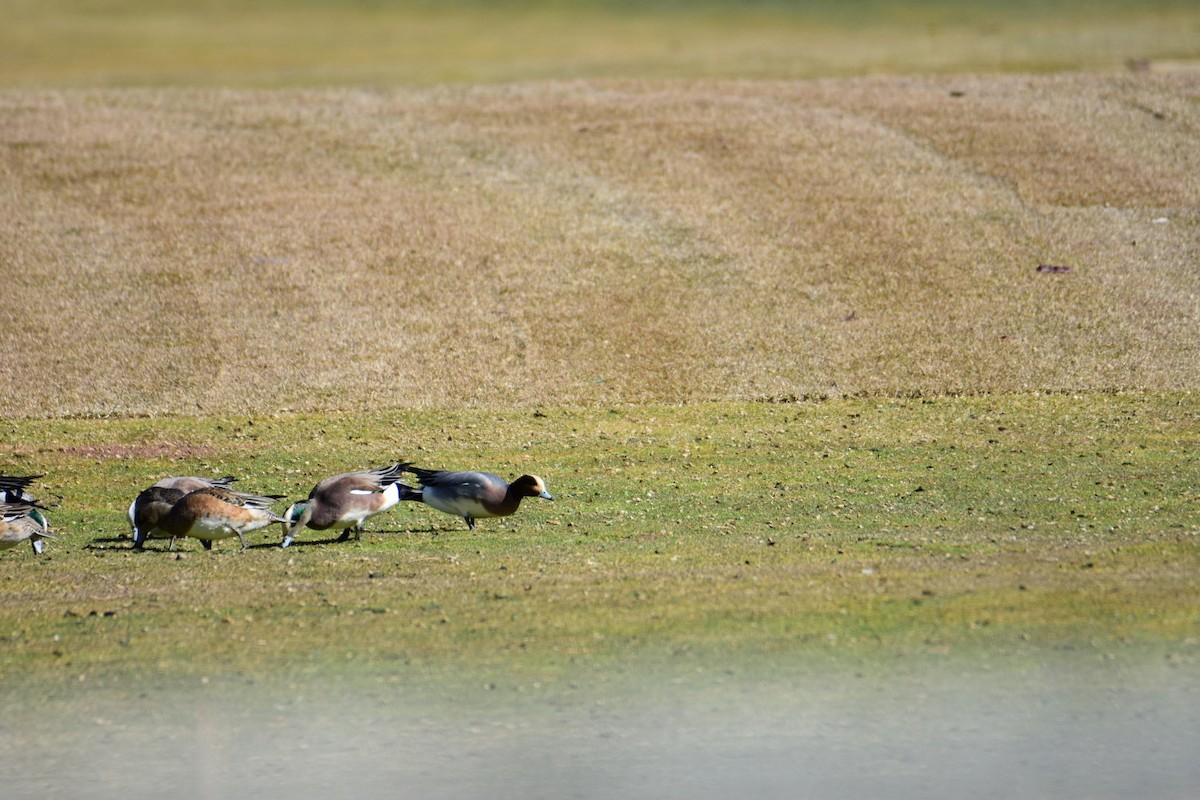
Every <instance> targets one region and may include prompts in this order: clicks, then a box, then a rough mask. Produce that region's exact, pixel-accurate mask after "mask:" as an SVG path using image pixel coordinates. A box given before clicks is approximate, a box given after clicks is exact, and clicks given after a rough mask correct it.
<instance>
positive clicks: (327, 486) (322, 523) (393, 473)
mask: <svg viewBox="0 0 1200 800" xmlns="http://www.w3.org/2000/svg"><path fill="white" fill-rule="evenodd" d="M402 466H403V465H402V464H392V465H391V466H390V467H379V468H378V469H366V470H359V471H357V472H343V473H341V474H340V475H332V476H330V477H328V478H325V479H324V480H322V481H320V482H319V483H318V484H317V485H316V486H314V487H313V488H312V491H311V492H309V493H308V499H306V500H301V501H300V502H299V503H293V504H292V506H291V508H289V509H288V510H287V511H285V512H284V514H283V516H284V517H285V518H286V519H287V520H288V522H289V523H290V525H289V527H288V529H287V531H286V532H285V533H284V535H283V543H282V544H281V545H280V546H281V547H287V546H288V545H290V544H291V543H292V539H293V537H294V536H295V535H296V533H297V532H298V531H300V530H301V529H303V528H306V527H308V528H312V529H313V530H314V531H326V530H329V529H330V528H341V529H342V535H341V536H339V537H338V541H339V542H344V541H346V540H347V539H349V538H350V532H351V531H354V538H355V540H357V539H359V538H360V537H361V536H362V526H363V523H364V522H366V521H367V520H368V519H370V518H371V517H373V516H375V515H376V514H380V513H382V512H384V511H387V510H388V509H389V508H391V507H392V506H394V505H396V503H398V502H400V487H401V484H398V483H397V482H396V481H397V480H399V478H400V474H401V467H402Z"/></svg>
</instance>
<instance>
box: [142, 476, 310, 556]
mask: <svg viewBox="0 0 1200 800" xmlns="http://www.w3.org/2000/svg"><path fill="white" fill-rule="evenodd" d="M282 498H283V495H254V494H244V493H242V492H235V491H233V490H232V489H227V488H225V487H223V486H208V487H205V488H203V489H197V490H195V491H194V492H188V493H187V494H185V495H184V496H183V497H181V498H180V499H179V500H177V501H175V504H174V505H172V506H171V510H170V511H168V512H167V513H166V514H164V515H163V516H162V518H161V519H159V520H158V523H157V524H156V525H155V526H154V527H153V528H151V529H150V530H148V531H147V532H146V535H147V536H154V535H155V532H161V535H163V536H170V537H172V538H174V537H176V536H191V537H193V538H196V539H199V540H200V542H201V544H203V545H204V548H205V549H206V550H208V549H211V548H212V543H213V542H214V541H216V540H217V539H228V538H230V537H232V536H236V537H238V540H239V541H241V543H242V550H243V551H244V550H245V549H246V536H245V534H247V533H249V532H250V531H256V530H258V529H259V528H263V527H266V526H267V525H270V524H271V523H272V522H280V523H283V524H285V525H286V524H287V520H286V519H284V518H283V517H281V516H279V515H278V514H276V513H275V512H274V511H272V510H271V509H270V508H268V506H270V505H271V504H272V503H274V502H275V501H277V500H280V499H282Z"/></svg>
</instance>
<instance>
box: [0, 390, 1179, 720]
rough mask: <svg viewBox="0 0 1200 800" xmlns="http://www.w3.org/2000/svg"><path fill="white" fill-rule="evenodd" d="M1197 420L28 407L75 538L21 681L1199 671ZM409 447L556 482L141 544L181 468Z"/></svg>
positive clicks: (266, 483) (15, 585)
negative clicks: (541, 488) (129, 411)
mask: <svg viewBox="0 0 1200 800" xmlns="http://www.w3.org/2000/svg"><path fill="white" fill-rule="evenodd" d="M1198 418H1200V406H1198V405H1197V403H1196V401H1195V399H1194V397H1193V396H1192V395H1190V394H1157V395H1156V394H1133V395H1086V396H1070V395H1052V396H1044V395H1024V396H1016V395H1014V396H1006V397H994V398H993V397H980V398H944V399H937V400H927V401H919V400H916V401H887V400H869V401H868V400H863V401H853V400H842V401H835V402H826V403H800V404H701V405H693V406H679V407H672V406H644V407H620V408H615V409H612V410H593V409H589V410H581V409H577V408H569V407H567V408H548V409H545V410H543V411H542V412H539V413H537V414H534V413H532V412H529V411H523V410H514V411H478V412H453V413H443V412H438V413H433V412H391V413H387V414H382V415H374V416H364V415H345V416H339V417H329V418H327V417H307V416H280V417H270V416H255V417H247V418H225V419H221V418H215V419H187V418H161V419H155V420H62V421H39V420H30V421H20V422H15V423H11V422H10V423H8V424H7V431H6V435H5V442H6V444H5V448H4V449H5V451H6V456H5V470H6V471H8V472H18V473H21V472H33V471H36V472H45V473H46V474H47V476H48V477H47V478H46V479H44V480H43V481H42V482H40V483H39V489H40V490H41V493H42V494H43V495H44V496H47V497H54V498H59V497H60V498H61V499H60V500H56V501H55V503H54V505H55V508H54V510H53V512H52V513H51V518H52V523H53V524H54V525H55V527H56V528H57V529H58V531H59V532H60V533H61V534H62V535H63V537H64V541H62V542H52V543H50V544H49V547H48V552H47V554H46V555H44V556H42V557H40V558H37V557H33V556H32V555H31V554H30V553H29V552H28V551H27V550H26V549H21V550H15V551H9V552H6V553H4V554H3V557H2V558H0V584H2V585H3V586H4V594H3V600H2V601H0V643H2V647H3V650H0V653H2V658H3V666H4V671H5V673H6V674H8V675H10V676H13V678H12V679H11V680H10V682H9V685H8V687H7V689H6V692H5V694H4V697H5V698H6V699H5V701H4V702H5V703H6V704H11V703H20V702H21V701H20V700H19V699H18V698H20V697H21V696H22V694H23V692H25V691H27V689H28V687H29V686H30V685H32V684H30V682H36V684H37V686H38V687H39V689H38V690H39V691H41V692H46V693H49V694H51V695H53V694H56V693H58V692H66V693H73V692H77V691H78V684H79V682H80V681H88V682H90V683H89V684H88V685H91V686H105V685H107V686H109V687H110V689H109V690H108V691H121V690H120V689H119V688H117V687H119V686H120V685H122V684H124V683H126V682H127V681H128V677H129V676H131V675H135V674H136V675H138V676H139V678H138V680H137V682H136V684H137V685H138V686H140V687H142V689H143V690H148V689H150V688H152V687H158V688H160V689H165V688H169V687H171V686H176V685H188V684H193V683H195V681H197V680H199V679H201V678H204V679H209V678H212V679H234V680H235V679H236V678H237V676H245V677H247V678H250V679H257V680H262V679H264V678H265V677H266V676H267V675H270V676H271V677H272V680H275V681H280V680H282V681H288V680H292V681H300V682H304V681H307V680H317V679H320V680H328V679H330V676H333V675H336V676H339V677H338V679H337V680H338V681H339V682H341V685H344V686H348V685H356V684H358V683H362V682H366V683H367V684H370V682H371V681H373V680H375V679H376V678H378V679H380V680H386V679H389V678H390V679H391V680H399V681H401V682H402V683H403V684H404V685H406V686H408V687H410V688H412V687H417V688H420V689H423V690H425V691H428V692H429V693H431V695H438V696H442V695H443V694H444V696H461V693H463V692H467V693H472V692H476V691H483V689H484V688H486V687H492V688H493V689H494V688H496V687H500V688H503V689H504V690H505V692H508V693H511V692H520V691H524V690H528V689H529V688H530V687H533V686H534V685H537V686H557V687H559V689H560V690H561V691H563V692H567V691H568V689H567V688H566V687H568V686H570V685H575V684H576V683H577V682H580V681H586V683H587V684H588V685H603V684H605V683H607V682H612V681H616V682H618V683H619V682H620V681H621V680H622V678H621V676H622V675H624V674H625V673H626V671H627V670H628V669H629V668H630V667H631V665H633V664H637V665H639V666H638V668H637V670H636V671H637V672H638V674H641V675H643V676H644V675H655V674H668V675H669V674H678V673H679V672H680V671H683V672H687V671H689V670H692V669H694V668H703V669H707V670H710V673H709V674H710V675H714V676H715V675H722V674H725V672H723V670H728V671H729V674H741V675H757V674H762V675H767V674H771V675H773V676H775V677H776V678H778V677H779V675H780V674H792V673H796V674H819V673H822V672H823V671H824V670H827V669H829V668H831V667H832V666H833V665H838V664H841V665H843V666H844V665H847V664H852V665H856V668H858V669H867V670H882V671H888V670H894V669H895V668H896V667H897V666H900V665H903V664H905V663H908V664H916V663H922V662H923V661H924V660H927V659H943V658H961V659H963V660H964V663H978V662H979V660H980V659H983V660H984V661H987V660H989V659H995V660H1001V661H1005V660H1006V661H1009V662H1013V663H1025V664H1036V663H1040V662H1043V661H1045V660H1046V659H1052V658H1054V657H1055V654H1056V653H1059V652H1061V651H1062V649H1063V648H1068V649H1078V650H1080V651H1083V652H1086V653H1091V654H1094V655H1093V657H1094V658H1104V657H1105V656H1106V654H1108V655H1109V656H1111V655H1112V654H1114V653H1116V654H1118V655H1121V656H1122V657H1129V656H1130V655H1131V654H1140V655H1139V657H1146V656H1152V657H1155V658H1167V657H1171V658H1175V659H1184V660H1185V661H1186V662H1187V663H1194V660H1195V658H1196V656H1197V640H1196V637H1197V634H1198V633H1200V594H1198V592H1197V584H1196V581H1195V575H1196V569H1197V567H1198V566H1200V564H1198V561H1200V550H1198V549H1197V542H1196V535H1197V525H1196V519H1197V516H1196V512H1197V507H1198V504H1200V496H1198V495H1197V491H1196V487H1197V485H1200V480H1198V479H1200V460H1198V458H1197V455H1196V453H1197V452H1200V450H1198V448H1197V446H1196V445H1197V444H1198V442H1197V438H1198V437H1197V431H1200V425H1197V422H1198ZM164 442H167V443H170V444H169V445H167V453H166V454H164V455H161V456H160V455H155V456H147V455H145V452H146V451H147V450H151V449H153V450H154V451H155V452H161V451H160V450H158V448H160V447H161V446H162V443H164ZM171 448H174V451H175V452H180V453H183V454H184V455H183V456H180V457H174V456H171V455H170V452H172V450H171ZM195 450H203V453H204V454H203V455H202V456H199V457H197V456H193V455H187V453H188V452H189V451H195ZM402 457H403V458H410V459H412V460H414V461H416V462H417V463H419V464H428V465H431V466H439V467H477V466H484V467H490V468H493V469H495V470H497V471H499V472H501V473H503V474H506V475H515V474H519V473H520V472H524V471H535V472H537V473H539V474H541V475H542V476H543V477H545V478H546V480H547V482H548V484H549V486H550V489H551V491H552V492H553V493H554V494H555V496H556V498H557V499H556V501H555V502H554V503H548V502H542V501H534V500H530V501H527V502H526V504H525V505H524V506H523V507H522V508H521V511H520V512H519V514H518V515H517V516H515V517H512V518H509V519H505V520H488V521H483V522H481V523H480V525H479V528H478V529H477V530H476V531H475V532H474V533H471V532H468V531H467V530H466V528H465V526H464V525H463V524H462V523H461V521H459V520H455V519H453V518H451V517H449V516H446V515H442V514H439V513H437V512H434V511H432V510H431V509H427V508H424V507H420V506H417V505H415V504H405V505H404V506H402V507H401V508H399V509H398V510H395V511H392V512H389V513H388V514H387V515H385V516H383V517H379V518H376V519H375V520H374V521H372V523H371V524H370V525H369V526H368V532H367V533H366V534H364V537H363V541H362V542H360V543H348V544H332V543H328V541H327V540H328V537H327V535H326V534H324V533H315V532H311V531H310V532H306V533H304V534H302V535H301V536H300V537H299V543H298V544H297V545H295V546H293V547H292V548H290V549H288V550H286V551H282V550H279V549H278V547H277V546H276V545H277V544H278V538H279V536H278V531H277V530H276V529H271V531H270V532H269V533H261V534H256V535H253V536H252V537H251V538H252V542H253V544H254V546H253V547H252V548H251V549H250V550H249V551H247V552H245V553H239V552H237V547H236V545H235V544H233V543H232V542H229V541H227V542H224V543H218V544H217V546H216V548H215V549H214V551H213V552H204V551H202V550H201V549H200V548H199V546H198V543H196V542H188V543H185V544H183V545H181V546H180V547H179V548H178V552H176V553H169V552H167V551H166V550H165V547H163V546H157V544H156V545H152V547H151V549H150V550H149V551H148V552H143V553H135V552H132V551H131V550H130V549H129V542H128V539H127V530H126V528H127V525H126V523H125V521H124V519H123V513H124V509H125V507H126V506H127V504H128V503H129V501H130V500H131V499H132V496H133V495H134V494H136V492H137V491H138V489H140V488H141V487H142V486H144V485H148V484H149V483H151V482H153V480H155V479H157V478H158V477H160V476H162V475H165V474H170V473H187V474H196V473H198V474H214V475H216V474H225V473H233V474H236V475H238V476H239V477H240V479H241V483H240V485H241V486H242V487H244V488H245V489H247V490H251V491H257V492H272V493H286V494H288V495H289V496H290V497H293V498H298V497H299V496H301V495H302V494H304V493H306V491H307V489H308V487H309V486H310V485H311V483H313V482H315V481H316V480H317V479H319V478H320V477H322V476H324V475H326V474H330V473H332V472H336V471H341V470H343V469H349V468H357V467H360V466H366V465H372V464H379V463H384V462H387V461H388V460H390V459H393V458H402ZM781 670H782V673H781ZM585 676H586V677H585ZM501 694H502V696H508V695H506V694H504V692H502V693H501Z"/></svg>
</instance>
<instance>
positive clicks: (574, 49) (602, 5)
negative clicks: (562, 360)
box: [0, 0, 1200, 88]
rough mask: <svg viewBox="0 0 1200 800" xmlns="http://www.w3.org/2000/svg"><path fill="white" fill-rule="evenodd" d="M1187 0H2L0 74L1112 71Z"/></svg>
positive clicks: (35, 82)
mask: <svg viewBox="0 0 1200 800" xmlns="http://www.w3.org/2000/svg"><path fill="white" fill-rule="evenodd" d="M1198 25H1200V16H1198V15H1197V12H1196V9H1195V7H1194V4H1191V3H1185V2H1178V1H1176V2H1153V3H1137V4H1130V3H1122V2H1115V1H1113V2H1104V3H1084V2H1069V3H1054V4H1040V3H999V2H994V0H987V1H985V2H978V1H977V2H945V1H942V2H911V3H905V4H902V5H897V4H892V3H881V2H874V1H870V2H849V3H835V2H827V1H822V2H807V3H779V2H763V3H750V4H745V3H732V2H704V3H679V2H662V3H649V4H643V3H627V2H553V1H552V0H540V1H539V0H535V1H534V2H506V3H478V2H467V3H450V4H447V3H428V2H401V3H378V2H305V3H289V2H276V1H275V0H271V1H269V2H255V3H230V2H206V3H191V2H186V3H185V2H173V3H157V2H145V0H140V1H139V0H134V1H132V2H95V1H94V0H57V1H55V2H28V0H23V1H22V2H17V3H9V4H7V6H6V9H5V25H4V26H3V28H2V29H0V85H4V86H19V87H30V88H32V87H39V86H56V87H61V86H165V85H173V86H179V85H189V86H226V85H234V86H256V87H276V86H313V85H347V84H396V83H403V84H431V83H440V82H447V81H451V82H494V81H514V80H531V79H533V80H540V79H546V78H554V79H562V78H608V77H630V76H637V77H659V78H661V77H689V78H690V77H739V78H797V77H814V76H824V75H861V74H870V73H889V74H898V73H913V72H922V73H929V72H941V73H946V72H996V71H1021V72H1028V71H1036V72H1045V71H1060V70H1080V69H1082V70H1112V69H1114V68H1121V67H1123V66H1124V64H1125V62H1126V61H1128V60H1130V59H1151V60H1160V59H1175V60H1178V59H1195V58H1196V57H1197V55H1198V51H1197V45H1196V41H1197V35H1196V34H1197V31H1198V27H1197V26H1198Z"/></svg>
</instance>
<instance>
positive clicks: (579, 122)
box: [0, 72, 1200, 417]
mask: <svg viewBox="0 0 1200 800" xmlns="http://www.w3.org/2000/svg"><path fill="white" fill-rule="evenodd" d="M1198 94H1200V77H1198V76H1197V75H1195V74H1193V73H1187V72H1182V73H1176V74H1167V75H1155V74H1129V75H1123V76H1098V75H1090V76H1083V75H1081V76H1061V77H1032V78H1031V77H988V78H963V77H955V78H927V79H918V78H887V79H846V80H826V81H813V82H778V83H766V82H755V83H739V82H689V83H683V82H679V83H675V82H661V81H660V82H608V83H604V82H580V83H544V84H543V83H527V84H518V85H513V86H502V87H486V88H478V87H477V88H449V87H444V88H437V89H397V90H389V91H365V90H347V89H330V90H317V91H275V92H258V91H221V90H161V91H159V90H154V91H151V90H144V91H143V90H99V91H6V92H2V93H0V118H3V119H4V120H5V123H4V125H3V126H0V259H2V261H3V269H4V272H5V295H4V296H5V301H4V304H3V308H2V309H0V337H2V339H3V342H4V351H5V357H4V359H3V366H0V379H2V380H3V385H4V386H5V391H4V393H3V395H2V396H0V416H8V417H12V416H42V415H60V414H96V413H120V414H142V413H147V414H156V413H168V412H171V413H193V412H240V411H248V410H259V409H264V408H265V409H282V408H291V409H296V410H333V409H343V408H347V409H349V408H354V409H363V408H378V407H428V406H454V405H536V404H541V403H562V402H567V403H606V402H640V401H667V402H673V401H692V400H701V399H734V400H740V399H755V398H777V397H790V396H793V395H809V394H814V395H839V394H848V393H859V392H862V393H893V392H899V393H905V392H932V393H938V392H957V391H1010V390H1023V389H1066V388H1071V389H1106V388H1113V387H1130V386H1136V387H1147V388H1155V389H1158V388H1162V389H1178V388H1185V389H1191V388H1196V387H1197V386H1200V336H1197V333H1196V332H1197V331H1198V330H1200V301H1198V299H1197V298H1200V271H1198V270H1197V269H1196V264H1197V254H1198V253H1200V247H1198V245H1200V209H1198V207H1197V204H1196V198H1197V197H1200V147H1198V146H1197V137H1198V135H1200V104H1198V103H1197V96H1198ZM1040 264H1055V265H1065V266H1068V267H1070V272H1067V273H1058V274H1055V273H1039V272H1038V271H1037V267H1038V266H1039V265H1040Z"/></svg>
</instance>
